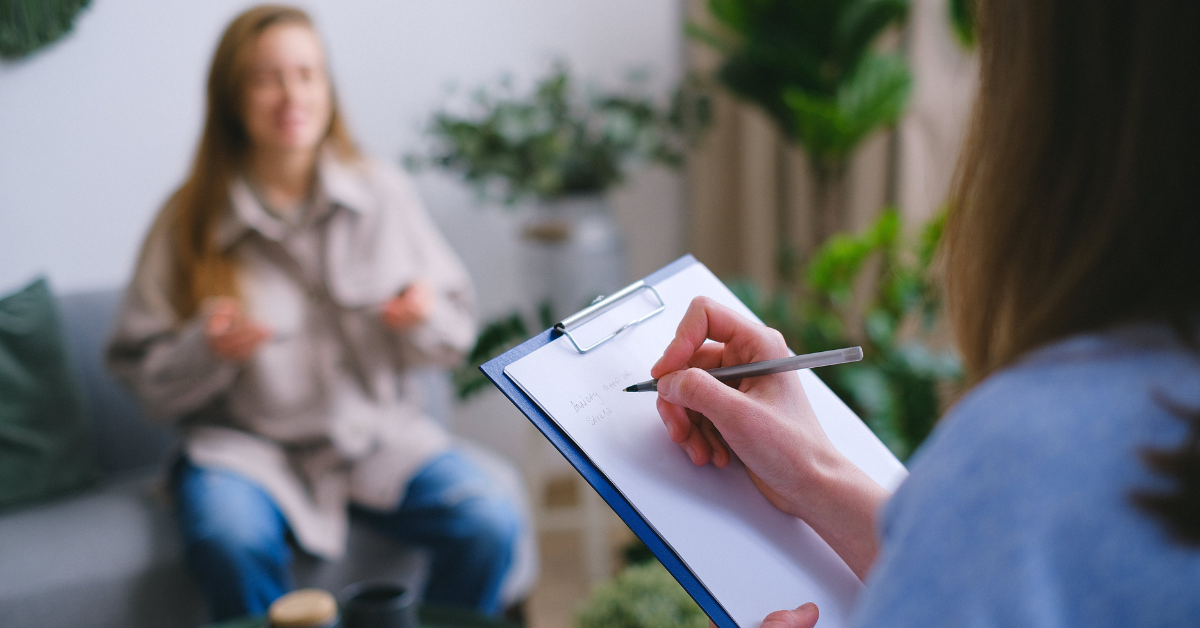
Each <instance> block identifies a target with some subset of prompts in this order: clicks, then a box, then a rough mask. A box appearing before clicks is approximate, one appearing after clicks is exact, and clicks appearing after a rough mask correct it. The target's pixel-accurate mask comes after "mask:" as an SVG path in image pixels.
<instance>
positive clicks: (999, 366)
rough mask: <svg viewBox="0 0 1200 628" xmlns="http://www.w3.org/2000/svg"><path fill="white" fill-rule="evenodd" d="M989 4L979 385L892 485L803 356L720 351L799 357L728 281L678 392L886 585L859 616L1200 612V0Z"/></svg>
mask: <svg viewBox="0 0 1200 628" xmlns="http://www.w3.org/2000/svg"><path fill="white" fill-rule="evenodd" d="M976 7H977V14H978V18H979V20H978V24H979V29H980V30H979V41H980V61H981V68H980V69H981V79H982V80H981V84H980V91H979V95H978V101H977V104H976V108H975V115H974V120H973V126H972V129H971V132H970V136H969V140H968V142H967V145H966V149H965V154H964V155H963V159H962V162H961V165H960V173H959V178H958V183H957V188H956V192H955V195H954V197H953V199H952V200H953V211H952V212H951V214H950V217H949V223H948V228H947V232H946V240H945V250H944V251H943V261H944V263H945V276H946V297H947V302H948V305H949V313H950V321H951V323H952V325H953V328H954V331H955V334H956V339H957V343H958V348H959V350H960V352H961V353H962V356H963V359H964V363H965V365H966V367H967V372H968V376H969V380H970V381H969V384H970V388H969V390H968V391H967V392H966V394H965V395H964V396H963V397H962V398H961V399H960V400H959V401H958V402H957V403H956V404H955V405H954V407H953V408H951V410H950V412H949V413H948V414H947V416H946V417H945V418H944V419H943V420H942V421H941V423H940V424H939V426H938V428H937V429H936V430H935V432H934V434H933V435H932V436H931V437H930V438H929V440H928V441H927V442H926V443H925V444H924V445H923V446H922V448H921V449H920V451H918V452H917V454H916V455H915V456H914V457H913V459H912V464H911V469H910V471H911V475H910V476H909V478H908V479H907V480H906V481H905V483H904V484H903V485H902V486H901V487H900V488H899V490H897V492H896V494H895V495H894V496H889V495H888V494H887V492H886V491H885V490H884V489H882V488H881V487H879V486H878V485H876V484H875V483H874V482H872V481H871V479H870V478H868V477H867V476H866V475H865V474H864V473H862V472H861V471H860V470H859V469H858V468H857V467H855V466H854V465H853V464H852V463H850V462H849V461H847V460H846V459H845V458H844V457H842V456H841V455H840V454H839V453H838V451H837V450H836V449H835V448H834V447H833V446H832V445H831V444H830V441H829V439H828V438H827V437H826V435H825V433H824V432H823V431H822V429H821V427H820V425H819V423H817V421H816V418H815V417H814V416H813V413H812V409H811V408H810V406H809V404H808V402H807V400H806V398H805V396H804V391H803V389H802V388H801V386H800V382H799V381H798V380H797V379H796V377H795V376H794V375H787V374H783V375H772V376H769V377H760V378H753V379H747V380H744V381H742V382H741V383H740V385H739V386H738V387H737V388H736V389H735V388H729V387H727V386H725V385H724V384H721V383H719V382H717V381H716V380H714V379H712V378H711V377H710V376H709V375H707V374H706V373H705V372H704V371H703V370H700V369H703V368H711V367H715V366H721V365H730V364H738V363H744V362H750V361H755V360H764V359H770V358H777V357H783V356H785V355H787V347H786V346H785V345H784V343H783V341H782V338H781V337H780V336H779V334H778V333H775V332H773V331H771V330H769V329H767V328H765V327H762V326H761V325H756V324H753V323H751V322H749V321H746V320H745V319H742V318H740V317H739V316H737V315H736V314H735V313H733V312H731V311H730V310H728V309H725V308H723V307H721V306H719V305H716V304H714V303H712V302H710V301H707V300H704V299H698V300H697V301H696V302H694V303H693V304H692V306H691V309H690V310H689V312H688V313H687V315H686V316H685V317H684V319H683V321H682V322H681V323H680V326H679V329H678V333H677V335H676V337H675V339H674V340H673V341H672V343H671V344H670V345H669V346H668V348H667V349H666V351H665V353H664V355H663V358H662V359H661V360H660V362H659V363H658V364H657V365H655V368H654V370H653V371H652V375H653V376H655V377H659V378H661V379H660V382H659V386H658V390H659V395H660V398H659V412H660V414H661V415H662V419H663V422H664V423H665V424H666V427H667V430H668V432H669V433H670V435H671V437H672V439H673V440H674V441H675V442H676V443H679V444H680V445H681V446H682V447H683V448H684V450H685V451H686V452H687V455H689V456H690V458H691V459H692V461H693V462H694V463H695V464H697V465H704V464H708V463H710V462H712V463H713V464H715V465H717V466H719V467H723V466H725V465H726V464H728V462H729V460H730V456H731V452H732V453H734V454H737V456H738V457H739V458H740V459H741V460H742V462H744V463H745V466H746V468H747V470H748V471H749V472H750V474H751V477H752V478H753V479H754V481H755V484H756V485H757V486H758V487H759V489H760V490H761V491H762V492H763V494H764V495H765V496H766V497H767V498H768V499H769V500H770V501H771V502H772V503H773V504H774V505H775V506H777V507H778V508H780V509H781V510H783V511H785V512H788V513H791V514H793V515H795V516H796V517H799V518H801V519H803V520H804V521H805V522H807V523H808V524H809V525H811V526H812V527H813V529H814V530H816V532H817V533H819V534H820V535H821V536H822V537H823V538H824V539H825V540H826V541H827V542H828V543H829V545H830V546H831V547H833V548H834V549H835V550H836V551H837V552H838V554H839V555H840V556H841V557H842V558H843V559H844V560H845V561H846V563H847V564H848V565H849V566H850V567H851V568H852V569H853V570H854V571H855V573H857V574H858V575H859V576H860V577H862V578H865V579H866V585H867V586H866V592H865V594H864V596H863V597H862V598H861V599H860V600H859V608H858V611H857V614H856V625H860V626H1089V627H1096V626H1181V625H1196V624H1197V623H1200V595H1198V594H1197V583H1200V547H1198V546H1200V344H1198V343H1200V38H1198V37H1196V33H1197V32H1198V31H1200V3H1196V2H1194V1H1192V0H1156V1H1150V0H1142V1H1138V0H1086V1H1085V0H978V1H977V3H976ZM706 340H715V341H716V343H717V344H714V343H707V344H706V343H705V341H706ZM876 529H878V531H879V533H880V536H881V538H880V539H879V540H877V539H876V536H875V531H876ZM801 601H803V600H797V602H801ZM817 614H818V611H817V609H816V607H815V606H813V605H812V604H805V605H802V606H800V607H799V608H797V609H796V610H792V611H779V612H777V613H772V614H771V615H770V616H768V617H767V618H766V620H765V621H764V623H763V625H764V626H772V627H783V626H793V627H807V626H812V625H813V624H814V623H815V622H816V621H817Z"/></svg>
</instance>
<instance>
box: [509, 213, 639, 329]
mask: <svg viewBox="0 0 1200 628" xmlns="http://www.w3.org/2000/svg"><path fill="white" fill-rule="evenodd" d="M522 238H523V246H522V247H521V248H522V257H523V262H522V268H523V270H524V276H525V278H526V286H527V288H526V289H527V293H528V295H529V297H530V304H531V305H532V306H534V307H539V306H540V305H541V304H542V303H544V302H546V301H549V303H550V304H551V308H552V310H553V314H554V318H555V319H556V320H562V319H563V318H566V317H567V316H570V315H571V314H573V313H575V312H577V311H579V310H581V309H583V308H584V307H586V306H587V305H588V304H589V303H591V302H592V300H593V299H595V298H596V297H597V296H600V295H606V294H612V293H613V292H615V291H617V290H620V289H621V288H623V287H624V286H625V285H626V283H628V277H627V273H626V270H625V241H624V238H622V237H621V232H620V228H619V227H618V226H617V222H616V220H615V219H614V218H613V215H612V212H611V211H610V210H609V207H608V202H607V200H606V199H605V198H604V197H603V196H583V197H575V198H566V199H561V200H556V201H542V202H538V203H536V204H535V205H534V207H533V212H532V217H531V218H530V220H529V221H528V222H527V223H526V224H525V226H524V228H523V230H522Z"/></svg>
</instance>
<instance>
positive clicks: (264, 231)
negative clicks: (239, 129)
mask: <svg viewBox="0 0 1200 628" xmlns="http://www.w3.org/2000/svg"><path fill="white" fill-rule="evenodd" d="M363 167H364V164H362V163H360V162H351V163H346V162H343V161H342V160H340V159H338V158H337V157H335V156H334V155H332V154H330V153H329V152H328V151H322V153H321V156H320V158H319V159H318V161H317V188H316V190H315V191H314V194H315V195H316V200H315V203H316V207H318V208H321V209H320V210H319V211H318V213H319V214H324V213H326V212H332V211H335V210H337V209H339V208H344V209H347V210H350V211H353V212H355V213H359V214H363V213H367V212H369V211H371V209H372V208H373V207H374V205H375V203H373V202H372V200H373V199H372V195H371V192H370V189H369V187H368V186H367V183H366V179H365V177H364V176H363ZM229 203H230V206H229V211H227V212H226V213H225V218H224V219H223V220H222V221H221V224H220V225H219V226H218V227H217V244H218V246H220V247H221V248H222V249H227V248H229V247H231V246H233V245H234V244H235V243H236V242H237V241H238V240H240V239H241V238H242V237H244V236H245V235H246V233H247V232H249V231H257V232H258V233H259V234H261V235H262V236H264V237H266V238H268V239H270V240H275V241H279V240H282V239H283V238H284V237H285V236H286V235H287V232H288V229H289V228H288V225H287V224H285V223H284V222H283V221H282V220H280V219H278V218H276V217H275V216H272V215H271V213H270V212H268V211H267V210H266V208H264V207H263V206H262V203H260V202H259V200H258V198H257V197H256V196H255V194H254V192H253V191H252V190H251V189H250V184H249V183H248V182H247V181H246V179H245V177H242V176H238V177H237V178H236V179H234V181H233V184H232V185H231V186H230V188H229Z"/></svg>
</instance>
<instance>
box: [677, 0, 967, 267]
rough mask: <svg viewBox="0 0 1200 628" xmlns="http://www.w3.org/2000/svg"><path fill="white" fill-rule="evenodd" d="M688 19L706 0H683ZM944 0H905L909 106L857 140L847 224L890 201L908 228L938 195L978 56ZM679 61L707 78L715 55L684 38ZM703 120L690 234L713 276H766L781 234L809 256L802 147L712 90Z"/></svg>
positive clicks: (900, 40) (692, 165) (698, 16)
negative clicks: (957, 32) (956, 30)
mask: <svg viewBox="0 0 1200 628" xmlns="http://www.w3.org/2000/svg"><path fill="white" fill-rule="evenodd" d="M686 2H687V11H686V14H687V16H688V19H690V20H693V21H695V22H698V23H709V18H708V16H707V14H706V11H705V9H704V6H705V4H706V3H705V1H704V0H686ZM947 20H948V17H947V13H946V0H913V6H912V12H911V14H910V18H909V21H908V24H907V25H906V26H905V29H906V31H905V32H903V33H896V34H894V36H893V41H891V42H883V44H884V45H903V48H904V49H905V50H906V54H907V55H908V58H909V61H910V65H911V67H912V71H913V75H914V89H913V95H912V98H911V100H910V105H909V110H908V113H907V114H906V116H905V117H904V119H903V120H901V122H900V123H899V124H898V125H897V128H896V129H895V130H884V131H880V132H877V133H876V134H875V135H874V136H873V137H871V138H869V139H868V140H866V141H865V142H864V143H863V144H862V145H861V146H860V148H859V149H858V152H857V153H856V154H855V157H854V159H853V161H852V163H851V166H850V170H849V173H848V185H847V188H846V190H845V193H846V198H845V201H844V202H845V208H846V212H847V223H848V224H847V226H848V227H849V228H851V229H858V228H861V227H862V226H864V225H866V224H868V223H869V222H870V221H871V220H872V219H873V218H874V217H875V216H876V215H877V214H878V212H879V210H880V209H881V208H883V207H884V206H886V205H889V204H895V205H897V206H898V207H899V208H900V210H901V212H902V213H903V215H905V216H906V217H907V218H908V219H909V221H908V222H909V224H910V226H912V225H915V224H916V223H919V222H920V221H922V220H924V219H926V218H928V217H929V216H930V215H932V214H933V213H934V212H935V211H936V210H937V209H938V208H939V207H940V206H941V205H942V203H943V202H944V199H945V195H946V192H947V189H948V187H949V184H950V179H951V177H952V176H953V172H954V164H955V161H956V159H957V155H958V148H959V144H960V143H961V141H962V134H963V131H964V128H965V123H966V119H967V115H968V113H969V108H970V104H971V99H972V96H973V94H974V86H975V74H976V66H975V63H974V60H973V58H972V56H971V55H970V54H969V53H967V52H964V51H963V50H962V49H961V48H960V47H959V45H958V44H957V43H956V42H955V41H954V39H953V35H952V33H951V31H950V26H949V23H948V21H947ZM686 57H687V63H688V69H689V71H691V72H695V73H697V74H700V75H702V76H711V75H712V72H713V70H714V69H715V68H716V67H717V65H718V63H719V62H720V58H719V56H718V55H717V54H716V53H715V52H714V51H713V50H712V49H710V48H708V47H706V46H704V45H702V44H699V43H696V42H688V43H687V51H686ZM713 114H714V117H713V121H712V126H711V127H710V128H709V129H708V131H707V132H706V133H705V134H704V137H703V139H702V140H701V142H700V143H699V144H698V146H697V147H696V148H695V149H694V150H693V151H692V153H691V155H690V157H689V161H688V168H687V193H688V208H689V220H690V224H689V244H690V249H691V251H692V253H693V254H695V255H696V257H697V258H699V259H700V260H701V261H703V262H704V263H705V264H706V265H708V266H709V268H711V269H712V270H713V271H714V272H715V273H717V274H718V275H719V276H722V277H741V278H747V279H752V280H754V281H756V282H757V283H759V284H760V285H763V286H772V285H775V284H776V283H777V282H778V280H779V276H778V273H777V268H778V264H777V256H778V251H779V248H780V245H781V244H787V245H790V246H791V247H793V248H794V250H796V251H797V253H799V254H800V255H801V256H807V255H808V254H809V253H810V252H811V251H812V249H813V247H814V245H815V243H814V242H813V241H812V240H813V238H812V230H811V225H812V205H813V190H812V180H811V176H810V174H809V169H808V165H807V163H806V160H805V157H804V154H803V152H802V151H801V150H800V149H799V148H798V147H796V146H794V145H791V144H790V143H788V142H787V141H786V140H785V139H784V138H783V137H782V136H781V134H780V133H779V132H778V131H777V130H776V129H775V126H774V125H773V123H772V122H771V121H770V120H769V119H768V118H767V117H766V116H765V115H764V114H763V113H761V112H760V111H759V110H758V109H757V108H755V107H754V106H753V105H750V104H748V103H744V102H741V101H739V100H737V99H736V98H735V97H733V96H731V95H730V94H728V93H727V92H724V91H718V93H717V94H716V97H715V102H714V108H713Z"/></svg>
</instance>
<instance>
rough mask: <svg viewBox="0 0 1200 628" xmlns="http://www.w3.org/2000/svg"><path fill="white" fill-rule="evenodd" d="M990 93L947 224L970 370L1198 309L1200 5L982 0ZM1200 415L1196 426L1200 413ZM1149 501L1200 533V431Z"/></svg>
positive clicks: (979, 373)
mask: <svg viewBox="0 0 1200 628" xmlns="http://www.w3.org/2000/svg"><path fill="white" fill-rule="evenodd" d="M977 8H978V12H977V15H978V19H979V23H978V26H979V43H980V63H981V67H980V76H981V83H980V92H979V98H978V100H977V103H976V106H975V110H974V118H973V121H972V127H971V130H970V133H969V136H968V140H967V144H966V146H965V153H964V155H963V159H962V161H961V162H960V169H959V173H958V177H957V181H956V186H955V191H954V194H953V198H952V204H953V207H954V208H955V209H954V211H952V213H951V215H950V217H949V220H948V224H947V239H946V249H945V251H944V253H945V258H944V260H945V262H946V266H945V271H946V289H947V303H948V306H949V310H950V318H951V322H952V324H953V327H954V330H955V334H956V337H957V341H958V346H959V348H960V350H961V351H962V356H963V360H964V363H965V366H966V369H967V372H968V377H969V378H970V380H971V381H972V382H977V381H979V380H981V379H982V378H984V377H986V376H987V375H988V374H990V373H992V372H994V371H996V370H997V369H999V368H1002V367H1005V366H1007V365H1010V364H1012V363H1013V362H1014V361H1015V360H1016V359H1018V357H1020V356H1021V355H1022V354H1024V353H1026V352H1028V351H1029V350H1031V349H1034V348H1036V347H1038V346H1041V345H1045V344H1046V343H1049V342H1051V341H1054V340H1057V339H1060V338H1063V337H1065V336H1067V335H1069V334H1073V333H1078V332H1084V331H1090V330H1098V329H1102V328H1106V327H1109V326H1112V325H1116V324H1120V323H1123V322H1130V321H1161V322H1169V323H1172V324H1174V325H1175V326H1176V328H1177V329H1178V330H1179V331H1180V333H1184V334H1186V335H1187V337H1188V338H1194V335H1193V328H1191V327H1190V325H1194V324H1195V322H1196V319H1195V316H1196V314H1197V313H1200V37H1197V36H1196V33H1197V32H1200V3H1197V2H1195V0H1154V1H1149V0H1147V1H1142V2H1139V1H1136V0H979V2H978V5H977ZM1198 425H1200V424H1198ZM1149 459H1150V460H1151V463H1152V465H1154V466H1156V468H1158V469H1159V470H1162V471H1165V472H1167V473H1169V474H1170V475H1171V476H1172V477H1173V478H1174V479H1175V480H1177V487H1178V489H1179V490H1178V491H1177V492H1176V493H1173V494H1169V495H1166V496H1158V497H1157V498H1150V497H1147V496H1143V497H1140V498H1138V501H1139V503H1140V504H1141V505H1142V506H1143V507H1144V508H1147V509H1148V510H1151V511H1152V512H1154V513H1155V514H1157V515H1159V516H1161V517H1162V518H1163V519H1165V520H1166V522H1167V523H1168V525H1169V526H1170V527H1171V529H1172V530H1173V531H1174V532H1175V533H1176V534H1177V535H1178V536H1179V537H1180V538H1183V539H1187V540H1191V541H1200V440H1198V439H1197V438H1196V437H1195V436H1194V435H1193V437H1189V440H1188V442H1187V443H1186V444H1185V445H1184V447H1183V448H1182V449H1180V450H1178V451H1173V452H1158V453H1157V454H1152V455H1151V456H1149Z"/></svg>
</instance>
